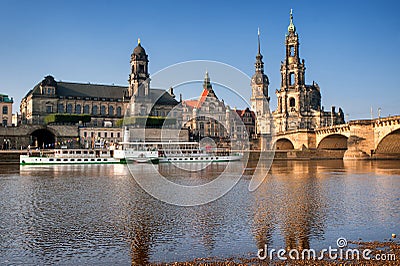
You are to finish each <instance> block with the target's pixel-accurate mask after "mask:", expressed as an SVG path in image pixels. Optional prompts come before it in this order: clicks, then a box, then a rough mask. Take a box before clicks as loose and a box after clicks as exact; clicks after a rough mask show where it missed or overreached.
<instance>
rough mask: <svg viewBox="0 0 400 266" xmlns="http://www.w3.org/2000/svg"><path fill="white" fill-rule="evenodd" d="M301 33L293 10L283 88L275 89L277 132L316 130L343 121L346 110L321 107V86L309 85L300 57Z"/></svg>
mask: <svg viewBox="0 0 400 266" xmlns="http://www.w3.org/2000/svg"><path fill="white" fill-rule="evenodd" d="M299 46H300V43H299V36H298V34H297V32H296V27H295V26H294V23H293V14H292V11H291V12H290V24H289V27H288V33H287V34H286V38H285V52H286V56H285V59H284V61H283V62H281V87H280V89H278V90H276V96H277V100H278V104H277V109H276V110H275V111H274V112H273V118H274V124H275V130H276V132H286V131H291V130H297V129H306V130H314V129H316V128H319V127H323V126H333V125H338V124H343V123H344V122H345V121H344V113H343V111H342V109H341V108H339V110H338V112H336V110H335V107H334V106H332V108H331V110H330V111H325V110H324V108H323V107H322V106H321V89H320V87H319V86H318V84H317V83H315V82H313V83H312V84H311V85H307V84H306V79H305V70H306V67H305V62H304V59H300V50H299Z"/></svg>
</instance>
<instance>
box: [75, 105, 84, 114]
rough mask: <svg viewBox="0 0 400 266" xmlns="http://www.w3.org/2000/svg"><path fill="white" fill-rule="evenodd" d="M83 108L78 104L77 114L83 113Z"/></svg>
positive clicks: (76, 107)
mask: <svg viewBox="0 0 400 266" xmlns="http://www.w3.org/2000/svg"><path fill="white" fill-rule="evenodd" d="M81 109H82V107H81V105H80V104H77V105H76V106H75V114H80V113H81V112H82V110H81Z"/></svg>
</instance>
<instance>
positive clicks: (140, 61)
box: [10, 42, 178, 127]
mask: <svg viewBox="0 0 400 266" xmlns="http://www.w3.org/2000/svg"><path fill="white" fill-rule="evenodd" d="M148 62H149V60H148V55H147V54H146V52H145V50H144V48H143V47H142V46H141V44H140V42H139V43H138V45H137V47H135V49H134V50H133V53H132V54H131V60H130V63H131V71H130V75H129V86H116V85H102V84H91V83H72V82H63V81H56V80H55V79H54V77H53V76H50V75H48V76H46V77H45V78H44V79H43V80H42V81H41V82H39V83H38V84H37V85H36V86H34V88H33V89H31V90H30V91H29V92H28V93H27V94H26V96H25V97H24V98H23V99H22V101H21V104H20V112H21V122H22V123H23V124H38V125H40V124H45V123H46V117H48V116H49V115H55V114H64V115H69V116H77V115H88V116H90V118H91V119H90V122H85V123H84V124H83V125H80V126H87V127H115V126H120V123H118V121H121V119H122V118H124V115H125V113H126V111H127V109H128V106H131V107H132V112H131V113H130V114H131V115H141V114H143V115H149V114H151V115H152V114H154V115H159V116H160V115H162V116H167V114H168V111H169V110H171V109H172V108H173V107H174V106H175V105H177V104H178V101H176V100H175V96H174V95H173V90H170V92H167V91H165V90H161V89H150V79H149V76H150V75H149V73H148ZM128 111H130V110H128ZM10 119H11V115H10Z"/></svg>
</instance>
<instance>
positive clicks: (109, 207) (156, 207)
mask: <svg viewBox="0 0 400 266" xmlns="http://www.w3.org/2000/svg"><path fill="white" fill-rule="evenodd" d="M237 164H240V162H237ZM239 166H240V165H239ZM140 167H143V166H140ZM157 167H160V169H159V170H160V171H161V172H164V173H173V172H174V171H170V170H171V169H169V168H170V167H173V166H172V165H168V164H162V165H161V164H160V165H158V166H157ZM223 168H224V166H223V165H217V164H215V165H212V166H210V167H209V168H208V170H207V172H206V174H205V172H204V171H198V172H191V173H190V175H187V178H188V180H189V181H190V180H192V181H193V182H200V183H202V182H203V183H205V182H207V181H208V179H210V177H212V176H214V175H218V174H219V173H220V172H221V171H222V170H223ZM0 170H1V171H0V264H19V263H21V264H26V263H30V264H53V263H56V264H75V265H76V264H118V265H130V264H137V265H144V264H147V263H150V262H172V261H187V260H193V259H194V258H199V257H217V258H230V257H245V258H252V257H255V256H257V255H256V254H257V250H258V248H260V247H263V246H264V244H268V246H269V247H271V248H275V249H279V248H282V247H284V248H296V247H298V248H309V247H312V248H315V249H322V248H327V247H328V246H330V245H331V246H335V244H336V239H337V238H339V237H345V238H346V239H348V240H359V239H362V240H364V241H371V240H378V241H383V240H385V239H389V238H390V236H391V234H392V233H397V234H398V235H400V162H399V161H365V162H343V161H282V162H274V163H273V165H272V167H271V170H270V171H269V174H268V175H267V177H266V179H265V180H264V182H263V183H262V185H261V186H260V187H259V188H258V189H257V190H256V191H254V192H249V190H248V186H249V182H250V179H251V174H252V170H251V169H247V170H246V171H245V174H244V176H243V177H242V178H241V179H240V180H239V182H238V183H237V185H236V186H234V187H233V189H232V190H231V191H229V192H228V193H227V194H226V195H225V196H223V197H222V198H219V199H218V200H216V201H213V202H211V203H208V204H206V205H201V206H196V207H179V206H174V205H169V204H167V203H163V202H161V201H159V200H157V199H155V198H153V197H152V196H150V195H149V194H147V193H146V192H145V191H144V190H143V189H142V188H141V187H140V186H139V185H138V184H137V183H136V181H135V179H133V178H132V176H131V174H130V171H129V170H128V167H127V166H126V165H75V166H42V167H34V166H31V167H28V166H24V167H21V168H20V166H16V165H9V166H4V165H2V166H0ZM138 171H141V170H140V169H139V170H138ZM146 174H147V171H146V166H145V167H144V168H143V173H142V175H143V176H142V177H143V178H145V177H146ZM171 176H172V177H171V178H172V179H174V178H177V177H173V175H171ZM194 180H196V181H194ZM173 181H174V180H173ZM175 181H177V182H181V181H182V180H175ZM193 182H189V183H193ZM154 185H155V186H156V185H157V184H154ZM188 197H195V195H188Z"/></svg>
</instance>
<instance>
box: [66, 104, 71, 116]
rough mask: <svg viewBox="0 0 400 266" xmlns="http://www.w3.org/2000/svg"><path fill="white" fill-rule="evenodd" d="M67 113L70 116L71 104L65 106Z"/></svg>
mask: <svg viewBox="0 0 400 266" xmlns="http://www.w3.org/2000/svg"><path fill="white" fill-rule="evenodd" d="M67 113H68V114H72V104H70V103H69V104H67Z"/></svg>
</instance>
